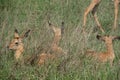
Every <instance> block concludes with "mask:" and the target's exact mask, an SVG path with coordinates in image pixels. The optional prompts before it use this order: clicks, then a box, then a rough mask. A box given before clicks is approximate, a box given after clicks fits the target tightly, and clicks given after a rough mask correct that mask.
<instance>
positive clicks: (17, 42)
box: [8, 29, 30, 50]
mask: <svg viewBox="0 0 120 80" xmlns="http://www.w3.org/2000/svg"><path fill="white" fill-rule="evenodd" d="M29 32H30V30H28V31H27V32H26V33H25V34H23V35H21V36H20V35H19V33H18V30H17V29H15V31H14V38H13V39H12V40H11V42H10V44H9V45H8V48H9V49H11V50H17V49H18V48H20V47H23V41H22V40H23V39H24V38H25V37H27V36H28V33H29Z"/></svg>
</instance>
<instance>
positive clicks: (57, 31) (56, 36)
mask: <svg viewBox="0 0 120 80" xmlns="http://www.w3.org/2000/svg"><path fill="white" fill-rule="evenodd" d="M48 24H49V26H50V27H51V29H52V30H53V32H54V39H53V42H52V45H51V50H52V51H53V52H57V53H65V52H64V51H63V49H62V48H61V47H59V42H60V40H61V38H62V35H63V33H64V22H62V25H61V28H58V27H56V26H54V25H53V24H51V23H50V22H48Z"/></svg>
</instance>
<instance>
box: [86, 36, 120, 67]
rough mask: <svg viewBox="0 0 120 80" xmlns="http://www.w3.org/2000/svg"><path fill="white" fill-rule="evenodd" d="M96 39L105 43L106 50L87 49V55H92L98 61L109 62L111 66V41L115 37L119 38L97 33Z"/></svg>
mask: <svg viewBox="0 0 120 80" xmlns="http://www.w3.org/2000/svg"><path fill="white" fill-rule="evenodd" d="M97 39H99V40H102V41H104V42H105V45H106V52H99V53H97V52H95V51H87V55H89V56H92V57H94V58H95V59H97V60H98V61H100V62H103V63H105V62H110V65H111V66H112V64H113V60H114V58H115V54H114V49H113V43H112V41H113V40H115V39H119V40H120V37H118V36H100V35H97Z"/></svg>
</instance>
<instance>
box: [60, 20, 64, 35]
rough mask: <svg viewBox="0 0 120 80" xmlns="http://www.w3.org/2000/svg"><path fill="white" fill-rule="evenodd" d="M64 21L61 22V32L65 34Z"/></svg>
mask: <svg viewBox="0 0 120 80" xmlns="http://www.w3.org/2000/svg"><path fill="white" fill-rule="evenodd" d="M64 28H65V27H64V22H62V24H61V34H64Z"/></svg>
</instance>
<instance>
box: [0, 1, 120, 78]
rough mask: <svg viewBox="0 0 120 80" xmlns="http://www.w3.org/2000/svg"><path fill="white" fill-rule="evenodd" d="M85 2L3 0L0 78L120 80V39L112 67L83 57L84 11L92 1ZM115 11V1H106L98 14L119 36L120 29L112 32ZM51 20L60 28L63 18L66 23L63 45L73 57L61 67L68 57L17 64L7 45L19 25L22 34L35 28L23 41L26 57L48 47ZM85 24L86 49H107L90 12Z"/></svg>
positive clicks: (107, 31) (0, 36)
mask: <svg viewBox="0 0 120 80" xmlns="http://www.w3.org/2000/svg"><path fill="white" fill-rule="evenodd" d="M85 1H86V2H85ZM85 1H84V0H0V80H119V79H120V60H119V59H120V51H119V48H120V42H119V41H115V42H114V50H115V55H116V57H115V61H114V65H113V67H112V68H111V67H109V65H108V64H106V65H103V66H100V65H99V64H97V63H96V62H95V61H90V60H89V59H87V58H84V56H83V54H84V53H83V52H84V49H83V47H84V43H83V34H82V33H81V29H82V22H83V13H84V10H85V8H86V7H87V6H88V5H89V3H90V1H91V0H85ZM113 11H114V6H113V2H112V1H110V0H103V1H102V2H101V4H100V5H99V8H98V11H97V13H98V17H99V20H100V22H101V24H102V26H103V28H104V29H105V32H106V33H105V34H109V35H120V32H119V29H120V28H118V29H117V30H116V31H115V32H112V31H111V28H112V26H113V21H114V12H113ZM119 15H120V14H119ZM119 18H120V16H119ZM119 18H118V19H119ZM48 20H50V21H51V22H52V23H53V24H55V25H57V26H58V27H59V26H60V25H61V22H62V21H64V22H65V32H64V35H63V38H62V40H61V42H60V46H61V47H62V48H63V49H64V50H65V51H67V52H68V56H67V57H68V58H70V59H69V60H68V61H67V62H66V63H65V64H64V66H63V67H60V69H58V67H57V66H58V65H59V64H60V63H61V62H63V61H65V60H66V57H64V56H63V57H61V58H60V59H58V60H57V61H53V62H52V63H51V62H50V63H51V64H49V65H43V66H41V67H38V66H31V65H21V66H17V67H16V66H15V60H14V53H13V52H12V51H9V50H8V49H7V48H6V46H7V45H8V44H9V42H10V40H11V39H12V38H13V33H14V29H15V28H17V29H18V30H19V32H20V33H22V32H24V31H26V30H28V29H31V30H32V32H31V34H30V36H29V37H28V38H27V39H25V40H24V44H25V51H24V56H25V55H32V54H38V53H39V52H40V51H41V49H45V48H48V46H49V45H50V44H51V42H52V39H53V32H52V31H51V30H50V28H49V26H48V24H47V21H48ZM119 23H120V19H119ZM86 26H87V27H86V31H87V35H86V44H85V49H92V50H96V51H98V52H99V51H104V50H105V45H104V42H102V41H98V40H97V39H96V35H97V34H101V35H104V34H103V33H101V32H100V31H99V30H97V31H96V29H97V27H96V24H95V22H94V19H93V17H92V15H91V14H90V15H89V16H88V20H87V25H86Z"/></svg>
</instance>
